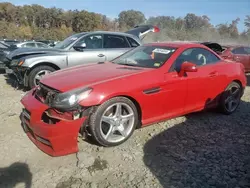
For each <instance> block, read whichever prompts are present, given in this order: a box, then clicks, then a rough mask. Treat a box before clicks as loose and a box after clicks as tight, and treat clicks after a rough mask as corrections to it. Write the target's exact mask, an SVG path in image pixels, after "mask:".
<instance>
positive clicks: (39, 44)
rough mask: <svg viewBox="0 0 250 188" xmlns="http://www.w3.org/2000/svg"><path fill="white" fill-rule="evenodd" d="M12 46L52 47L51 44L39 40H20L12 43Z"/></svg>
mask: <svg viewBox="0 0 250 188" xmlns="http://www.w3.org/2000/svg"><path fill="white" fill-rule="evenodd" d="M11 46H12V47H16V48H51V47H50V46H49V45H47V44H45V43H43V42H37V41H26V42H20V43H15V44H12V45H11Z"/></svg>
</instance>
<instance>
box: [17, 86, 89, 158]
mask: <svg viewBox="0 0 250 188" xmlns="http://www.w3.org/2000/svg"><path fill="white" fill-rule="evenodd" d="M91 91H92V88H83V89H82V88H81V89H77V90H72V91H70V92H65V93H61V92H60V91H57V90H55V89H52V88H49V87H48V86H45V85H43V84H40V86H38V87H36V88H34V89H32V90H31V91H29V92H28V93H27V94H26V95H25V96H24V97H23V98H22V100H21V103H22V104H23V106H24V109H23V112H22V114H21V121H22V126H23V129H24V131H25V132H26V134H27V135H28V137H29V138H30V139H31V141H32V142H33V143H34V144H35V145H36V146H37V147H38V148H39V149H41V150H42V151H43V152H45V153H47V154H48V155H51V156H62V155H68V154H71V153H75V152H77V151H78V145H77V137H78V133H79V130H80V129H81V128H82V126H83V124H84V123H85V120H86V119H87V116H88V115H89V113H90V110H91V109H92V108H91V107H83V106H80V105H79V102H80V101H81V100H84V99H86V98H87V97H88V95H89V94H90V93H91Z"/></svg>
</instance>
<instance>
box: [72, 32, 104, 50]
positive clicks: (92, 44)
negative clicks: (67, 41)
mask: <svg viewBox="0 0 250 188" xmlns="http://www.w3.org/2000/svg"><path fill="white" fill-rule="evenodd" d="M102 42H103V37H102V35H88V36H86V37H83V38H81V39H80V40H79V41H77V42H76V44H75V45H74V46H83V47H85V49H99V48H102Z"/></svg>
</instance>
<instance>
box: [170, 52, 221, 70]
mask: <svg viewBox="0 0 250 188" xmlns="http://www.w3.org/2000/svg"><path fill="white" fill-rule="evenodd" d="M185 61H189V62H192V63H194V64H196V65H197V66H204V65H207V64H213V63H216V62H218V61H220V58H218V57H217V56H216V55H214V54H213V53H211V52H210V51H208V50H206V49H203V48H190V49H187V50H185V51H184V52H182V53H181V55H179V56H178V57H177V59H176V60H175V62H174V63H173V66H172V67H171V69H170V71H174V69H175V67H180V66H181V64H182V63H184V62H185Z"/></svg>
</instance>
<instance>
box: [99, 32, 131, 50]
mask: <svg viewBox="0 0 250 188" xmlns="http://www.w3.org/2000/svg"><path fill="white" fill-rule="evenodd" d="M103 47H104V48H129V44H128V42H127V40H126V38H125V37H123V36H118V35H108V34H106V35H104V45H103Z"/></svg>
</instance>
